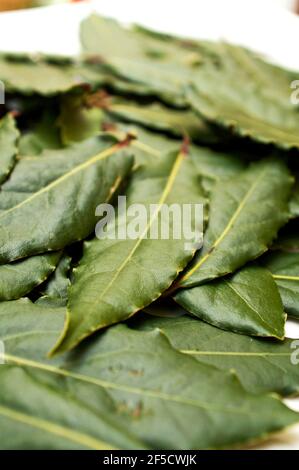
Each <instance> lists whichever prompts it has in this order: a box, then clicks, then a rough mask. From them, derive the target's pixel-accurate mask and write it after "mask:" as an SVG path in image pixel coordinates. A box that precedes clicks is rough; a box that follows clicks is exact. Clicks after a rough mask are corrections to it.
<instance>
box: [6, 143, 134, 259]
mask: <svg viewBox="0 0 299 470" xmlns="http://www.w3.org/2000/svg"><path fill="white" fill-rule="evenodd" d="M122 147H123V144H122V143H118V142H117V141H116V140H115V139H114V138H107V137H99V138H95V139H91V140H88V141H84V142H83V143H80V144H76V145H74V146H73V147H69V148H67V149H61V150H56V151H54V150H52V151H50V150H49V151H45V152H44V153H43V154H42V155H41V156H38V157H32V158H23V159H22V160H21V161H20V162H19V164H18V165H17V166H16V168H15V171H14V172H13V173H12V175H11V177H10V179H9V180H8V181H7V182H6V183H5V184H4V185H3V187H2V189H3V193H6V203H7V204H8V202H9V200H7V195H8V196H9V195H10V194H11V195H12V202H13V203H14V202H15V197H14V194H15V193H17V194H18V195H20V194H21V197H22V198H23V199H22V200H21V202H19V203H18V204H17V205H13V204H12V206H11V207H10V208H8V209H7V210H5V211H3V212H1V213H0V219H1V221H0V224H1V228H0V244H1V249H0V262H1V263H2V264H3V263H7V262H10V261H14V260H17V259H19V258H24V257H27V256H29V255H33V254H38V253H41V252H44V251H45V250H48V251H50V250H52V251H55V250H59V249H61V248H63V247H64V246H66V245H68V244H71V243H72V242H75V241H77V240H80V239H84V238H86V237H87V236H88V235H90V234H91V233H92V231H93V230H94V227H95V224H96V221H97V219H96V217H95V209H96V207H97V205H98V204H100V203H102V202H105V201H106V202H107V201H108V200H110V199H111V197H112V196H113V194H114V193H115V191H117V189H118V187H119V185H120V184H121V182H122V181H123V180H124V178H126V176H127V174H128V172H129V171H130V169H131V167H132V158H131V157H130V156H129V155H127V156H126V155H125V154H124V152H125V150H123V149H122ZM26 193H27V194H26ZM1 197H2V194H1V193H0V200H1ZM0 206H1V201H0ZM43 213H44V217H42V216H41V214H43Z"/></svg>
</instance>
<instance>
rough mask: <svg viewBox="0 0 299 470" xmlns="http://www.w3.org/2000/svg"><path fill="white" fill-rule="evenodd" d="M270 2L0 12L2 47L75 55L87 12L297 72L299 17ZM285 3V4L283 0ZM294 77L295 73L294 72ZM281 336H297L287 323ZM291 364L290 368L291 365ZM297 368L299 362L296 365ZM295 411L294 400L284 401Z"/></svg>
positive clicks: (163, 2)
mask: <svg viewBox="0 0 299 470" xmlns="http://www.w3.org/2000/svg"><path fill="white" fill-rule="evenodd" d="M282 3H286V2H281V1H278V0H277V1H273V0H246V1H245V0H148V1H144V0H143V1H141V0H98V1H89V2H86V3H83V4H77V5H58V6H55V7H45V8H39V9H34V10H25V11H18V12H9V13H1V14H0V49H1V50H3V51H18V52H19V51H26V52H35V51H40V52H45V53H53V54H77V53H78V52H79V50H80V45H79V24H80V21H81V20H82V19H83V18H84V17H86V16H87V15H88V14H90V13H91V12H93V11H98V12H99V13H101V14H103V15H107V16H111V17H114V18H116V19H119V20H121V21H124V22H127V23H133V22H138V23H141V24H143V25H144V26H148V27H151V28H154V29H157V30H161V31H165V32H169V33H174V34H179V35H184V36H189V37H195V38H205V39H215V40H216V39H225V40H227V41H231V42H234V43H238V44H242V45H244V46H247V47H250V48H252V49H255V50H257V51H259V52H261V53H263V54H265V55H266V56H268V57H269V58H270V59H271V60H273V61H275V62H277V63H279V64H281V65H284V66H286V67H289V68H293V69H296V70H299V54H298V50H297V49H298V44H299V16H298V17H297V16H295V15H293V14H292V13H290V12H288V11H287V10H284V9H283V8H282V6H281V4H282ZM288 3H290V2H288ZM298 79H299V73H298ZM287 336H289V337H291V338H298V337H299V323H294V322H288V324H287ZM294 367H296V366H294ZM297 367H299V366H297ZM287 402H288V405H289V406H291V407H293V408H294V409H297V410H298V411H299V399H296V400H288V401H287ZM260 448H267V449H270V448H271V449H299V426H297V427H295V428H292V429H290V430H288V431H287V432H285V433H282V434H280V435H277V436H276V437H275V438H273V440H272V441H271V443H269V444H267V445H265V446H263V447H260Z"/></svg>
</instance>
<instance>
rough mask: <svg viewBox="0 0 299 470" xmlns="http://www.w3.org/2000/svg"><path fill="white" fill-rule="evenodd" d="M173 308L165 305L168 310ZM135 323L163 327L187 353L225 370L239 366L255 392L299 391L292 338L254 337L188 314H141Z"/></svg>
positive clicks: (238, 370)
mask: <svg viewBox="0 0 299 470" xmlns="http://www.w3.org/2000/svg"><path fill="white" fill-rule="evenodd" d="M171 310H172V309H165V313H166V314H168V312H169V311H171ZM182 313H184V311H182ZM133 325H134V327H135V328H138V329H142V330H146V331H147V330H153V329H155V328H159V329H160V330H161V331H162V332H163V333H164V334H165V335H166V336H167V338H168V339H169V340H170V342H171V344H172V345H173V346H174V347H175V348H176V349H178V350H180V351H181V352H183V353H184V354H189V355H191V356H193V357H194V358H195V359H197V360H198V361H199V362H201V363H205V364H208V365H211V366H214V367H217V368H218V369H221V370H235V371H236V373H237V375H238V378H239V379H240V381H241V383H242V385H243V386H244V388H245V389H246V390H247V391H249V392H251V393H255V394H260V393H267V392H269V393H270V392H276V393H279V394H281V395H283V396H290V395H294V394H296V393H298V391H299V368H298V366H296V365H294V364H292V355H293V354H294V347H293V340H291V339H286V340H285V341H283V342H278V341H269V340H267V341H266V340H262V339H255V338H250V337H247V336H244V335H238V334H236V333H232V332H227V331H221V330H219V329H218V328H215V327H213V326H211V325H208V324H207V323H204V322H199V321H198V320H195V319H192V318H190V317H189V316H187V315H184V316H181V317H178V318H175V319H173V318H172V319H169V318H154V317H152V318H151V317H143V318H140V320H139V319H138V318H137V319H136V320H135V322H134V323H133Z"/></svg>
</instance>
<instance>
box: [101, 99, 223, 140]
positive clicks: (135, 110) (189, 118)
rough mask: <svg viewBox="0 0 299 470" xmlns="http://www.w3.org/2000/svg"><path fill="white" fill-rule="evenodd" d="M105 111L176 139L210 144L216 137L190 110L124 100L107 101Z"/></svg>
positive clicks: (155, 103)
mask: <svg viewBox="0 0 299 470" xmlns="http://www.w3.org/2000/svg"><path fill="white" fill-rule="evenodd" d="M106 110H107V111H108V112H109V113H111V114H112V115H113V116H116V117H117V118H119V119H122V120H124V121H126V122H130V123H136V124H139V125H143V126H145V127H148V128H149V129H152V130H156V131H161V132H167V133H169V134H173V135H174V136H176V137H182V136H184V135H187V136H189V137H190V138H191V139H192V140H193V139H194V140H196V141H200V142H207V143H212V142H216V141H217V139H216V136H215V134H214V133H213V132H212V130H211V129H210V128H209V127H208V125H207V124H205V123H204V122H203V121H202V120H201V119H198V118H197V116H196V115H194V113H193V112H192V111H190V110H179V109H171V108H167V107H166V106H163V105H162V104H160V103H158V102H153V103H151V104H148V105H146V106H145V105H144V104H142V105H141V104H138V103H137V102H132V101H128V100H124V99H121V100H120V99H112V100H111V102H109V101H108V105H107V107H106Z"/></svg>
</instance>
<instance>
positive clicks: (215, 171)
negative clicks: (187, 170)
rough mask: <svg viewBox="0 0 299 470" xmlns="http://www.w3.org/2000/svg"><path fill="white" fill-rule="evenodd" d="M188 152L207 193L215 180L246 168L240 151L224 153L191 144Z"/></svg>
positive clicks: (228, 176)
mask: <svg viewBox="0 0 299 470" xmlns="http://www.w3.org/2000/svg"><path fill="white" fill-rule="evenodd" d="M190 153H191V158H192V160H193V163H194V166H195V167H196V169H197V171H198V174H199V175H200V176H201V178H202V185H203V187H204V189H205V190H206V191H207V192H208V193H210V192H211V190H212V189H213V187H214V185H215V183H217V181H219V180H223V179H226V178H230V177H232V176H235V175H237V174H239V173H240V172H241V171H242V170H244V169H245V168H246V161H244V159H243V157H244V155H242V154H241V153H240V152H238V153H237V154H234V153H233V152H230V153H224V152H220V151H215V150H212V149H210V148H208V147H199V146H195V145H193V146H192V147H191V152H190Z"/></svg>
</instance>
